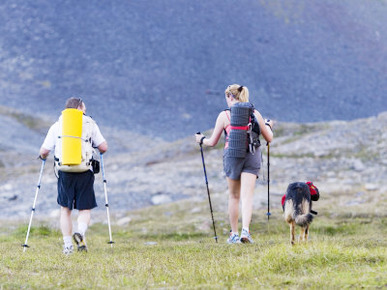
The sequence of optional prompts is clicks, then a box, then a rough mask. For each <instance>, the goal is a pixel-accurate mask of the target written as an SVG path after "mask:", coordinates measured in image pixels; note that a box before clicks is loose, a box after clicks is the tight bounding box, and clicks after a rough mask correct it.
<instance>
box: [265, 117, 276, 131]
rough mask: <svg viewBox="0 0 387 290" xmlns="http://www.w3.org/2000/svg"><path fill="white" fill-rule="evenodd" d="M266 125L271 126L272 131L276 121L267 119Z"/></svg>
mask: <svg viewBox="0 0 387 290" xmlns="http://www.w3.org/2000/svg"><path fill="white" fill-rule="evenodd" d="M265 125H266V126H268V127H270V129H271V131H273V126H274V121H273V120H270V119H265Z"/></svg>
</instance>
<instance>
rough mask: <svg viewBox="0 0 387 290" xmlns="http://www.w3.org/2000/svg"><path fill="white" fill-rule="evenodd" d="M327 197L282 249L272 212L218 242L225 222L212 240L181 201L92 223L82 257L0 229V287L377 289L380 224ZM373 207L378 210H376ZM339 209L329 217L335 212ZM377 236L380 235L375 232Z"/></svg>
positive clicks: (382, 258)
mask: <svg viewBox="0 0 387 290" xmlns="http://www.w3.org/2000/svg"><path fill="white" fill-rule="evenodd" d="M332 198H333V197H327V198H326V200H323V201H322V202H321V203H320V204H319V206H317V205H316V209H317V210H318V211H319V212H320V215H319V216H318V217H316V219H315V221H314V222H313V224H312V227H311V238H310V241H309V243H308V244H302V245H296V246H293V247H292V246H290V245H289V243H288V235H289V234H288V227H287V225H286V224H285V222H283V220H282V217H281V212H280V211H279V210H278V209H275V210H273V215H272V218H271V219H270V221H269V223H268V222H267V220H266V219H265V212H264V211H259V212H255V213H254V216H253V220H254V222H253V228H252V232H253V237H254V238H255V240H256V243H255V244H254V245H227V244H226V243H225V240H226V237H227V216H226V214H225V213H220V212H215V219H216V221H217V223H216V224H217V231H218V236H219V243H218V244H216V243H215V242H214V240H213V239H212V236H213V232H212V228H211V218H210V214H209V211H208V205H207V203H205V202H199V201H197V202H195V201H184V202H179V203H175V204H170V205H164V206H158V207H152V208H147V209H143V210H141V211H136V212H131V213H130V217H131V218H132V220H131V222H130V223H129V224H128V225H126V226H121V227H118V226H114V227H113V239H114V241H115V242H116V243H115V244H114V246H113V248H112V249H111V248H110V246H109V245H107V244H106V242H107V241H108V232H107V226H106V225H102V224H95V225H93V226H92V227H91V228H90V230H89V233H88V245H89V253H87V254H80V253H75V254H73V255H72V256H69V257H64V256H63V255H62V254H61V245H62V241H61V235H60V233H59V232H58V230H56V229H55V230H54V229H52V228H50V227H48V226H47V224H44V223H43V224H41V225H40V226H36V227H34V228H33V229H34V230H33V232H32V233H31V236H30V240H29V245H30V246H31V248H30V249H28V250H27V251H26V252H25V253H23V252H22V248H21V247H20V244H21V243H22V242H23V241H24V238H25V232H26V226H25V225H24V226H22V227H20V226H19V225H15V227H10V226H9V225H8V227H7V228H5V227H4V228H3V229H2V232H3V233H4V234H3V235H1V236H0V242H1V243H0V252H1V257H2V263H1V266H0V285H1V287H4V288H16V287H17V288H20V287H23V288H24V287H27V288H31V287H32V288H41V287H44V288H46V287H47V288H56V287H63V288H90V287H91V288H129V287H130V288H132V287H134V288H146V287H149V288H160V287H162V288H164V287H174V288H175V287H184V288H186V287H188V288H207V287H209V288H224V287H233V288H234V287H235V288H240V287H243V288H244V287H248V288H250V287H251V288H267V287H274V288H284V287H285V288H286V287H289V288H304V287H308V288H309V287H312V288H322V287H329V288H332V287H334V288H343V287H355V288H360V287H386V286H387V278H386V277H387V240H386V237H385V233H386V230H387V221H386V217H385V214H384V215H383V214H376V213H369V212H370V211H369V209H362V208H360V207H359V208H351V210H348V211H343V210H342V209H339V208H338V207H336V206H334V203H332V201H333V200H332ZM381 206H383V205H381ZM338 211H339V212H338ZM383 233H384V235H383Z"/></svg>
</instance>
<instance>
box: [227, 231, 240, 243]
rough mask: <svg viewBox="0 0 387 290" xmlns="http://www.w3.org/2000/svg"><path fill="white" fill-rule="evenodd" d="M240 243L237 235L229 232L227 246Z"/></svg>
mask: <svg viewBox="0 0 387 290" xmlns="http://www.w3.org/2000/svg"><path fill="white" fill-rule="evenodd" d="M240 243H241V241H240V239H239V235H238V234H233V233H232V231H230V236H229V237H228V239H227V244H240Z"/></svg>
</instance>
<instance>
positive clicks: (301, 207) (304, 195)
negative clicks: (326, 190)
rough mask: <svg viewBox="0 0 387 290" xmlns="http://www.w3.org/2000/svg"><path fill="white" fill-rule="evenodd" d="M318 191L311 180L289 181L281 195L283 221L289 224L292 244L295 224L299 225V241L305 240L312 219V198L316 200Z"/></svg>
mask: <svg viewBox="0 0 387 290" xmlns="http://www.w3.org/2000/svg"><path fill="white" fill-rule="evenodd" d="M319 197H320V193H319V191H318V189H317V187H315V186H314V185H313V183H312V182H307V183H305V182H295V183H291V184H289V186H288V189H287V190H286V194H285V195H284V196H283V197H282V208H283V210H284V218H285V221H286V222H287V223H288V224H289V225H290V243H291V244H292V245H294V240H295V238H294V232H295V227H296V225H298V226H300V227H301V235H300V241H307V240H308V234H309V226H310V224H311V222H312V220H313V215H312V213H313V214H317V212H315V211H313V210H312V200H313V201H317V200H318V199H319Z"/></svg>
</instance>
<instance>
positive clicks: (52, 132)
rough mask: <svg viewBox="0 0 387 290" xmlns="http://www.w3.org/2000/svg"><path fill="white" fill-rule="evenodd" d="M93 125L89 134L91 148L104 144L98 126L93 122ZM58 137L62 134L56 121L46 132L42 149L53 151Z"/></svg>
mask: <svg viewBox="0 0 387 290" xmlns="http://www.w3.org/2000/svg"><path fill="white" fill-rule="evenodd" d="M83 117H84V118H85V117H86V118H90V117H89V116H85V115H84V116H83ZM90 119H91V118H90ZM93 124H94V126H93V129H92V133H91V142H92V146H93V147H98V146H99V145H101V144H102V143H103V142H105V138H104V137H103V136H102V134H101V131H100V130H99V127H98V125H97V124H96V123H95V122H94V121H93ZM60 135H62V134H61V132H60V126H59V122H58V121H57V122H55V123H54V124H53V125H52V126H51V127H50V129H49V130H48V133H47V135H46V138H45V139H44V142H43V144H42V147H43V148H45V149H47V150H50V151H52V150H54V148H55V144H56V142H57V140H58V136H60Z"/></svg>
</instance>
